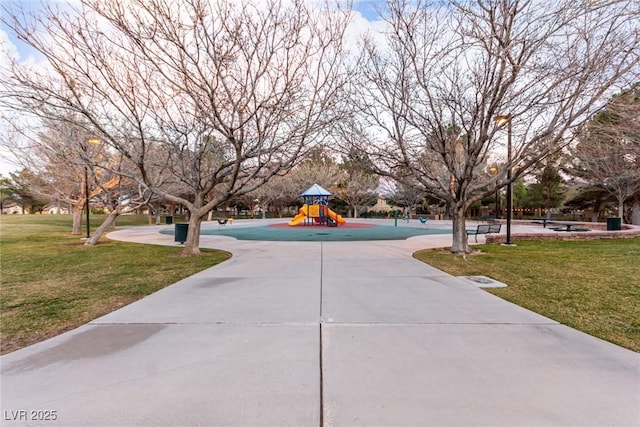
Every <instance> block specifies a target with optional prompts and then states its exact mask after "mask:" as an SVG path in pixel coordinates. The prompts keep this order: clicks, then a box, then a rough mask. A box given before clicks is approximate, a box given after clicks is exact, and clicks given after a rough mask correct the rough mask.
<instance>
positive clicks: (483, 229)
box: [476, 224, 491, 234]
mask: <svg viewBox="0 0 640 427" xmlns="http://www.w3.org/2000/svg"><path fill="white" fill-rule="evenodd" d="M489 227H491V226H490V225H488V224H480V225H478V229H477V230H476V232H477V233H478V234H487V233H489Z"/></svg>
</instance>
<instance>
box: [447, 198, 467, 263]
mask: <svg viewBox="0 0 640 427" xmlns="http://www.w3.org/2000/svg"><path fill="white" fill-rule="evenodd" d="M449 206H450V212H451V213H452V214H453V243H452V244H451V252H452V253H454V254H456V253H470V252H471V248H470V247H469V243H468V241H467V231H466V230H467V229H466V218H465V212H466V209H465V207H464V203H463V202H461V201H459V202H457V203H455V204H453V203H451V204H449Z"/></svg>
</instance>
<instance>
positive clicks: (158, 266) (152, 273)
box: [0, 215, 230, 353]
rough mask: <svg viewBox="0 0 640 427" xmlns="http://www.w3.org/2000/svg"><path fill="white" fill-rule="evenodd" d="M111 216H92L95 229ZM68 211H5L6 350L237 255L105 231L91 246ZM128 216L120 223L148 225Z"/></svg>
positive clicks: (1, 307) (0, 328) (1, 219)
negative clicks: (116, 237)
mask: <svg viewBox="0 0 640 427" xmlns="http://www.w3.org/2000/svg"><path fill="white" fill-rule="evenodd" d="M102 219H104V216H100V215H95V216H92V218H91V226H92V228H95V227H97V226H98V225H99V223H100V222H101V221H102ZM71 223H72V222H71V216H69V215H2V216H0V265H1V269H2V270H1V288H0V339H1V341H0V342H1V344H2V348H1V352H2V353H7V352H10V351H13V350H17V349H18V348H21V347H24V346H26V345H29V344H33V343H35V342H37V341H40V340H42V339H45V338H48V337H51V336H54V335H57V334H59V333H61V332H64V331H66V330H69V329H72V328H75V327H77V326H80V325H82V324H84V323H86V322H88V321H90V320H92V319H95V318H97V317H99V316H101V315H104V314H106V313H109V312H111V311H113V310H114V309H117V308H119V307H122V306H124V305H126V304H130V303H131V302H133V301H136V300H138V299H140V298H142V297H144V296H145V295H149V294H151V293H153V292H155V291H157V290H159V289H161V288H163V287H165V286H167V285H170V284H172V283H174V282H176V281H178V280H180V279H182V278H184V277H187V276H191V275H193V274H195V273H197V272H198V271H201V270H204V269H206V268H208V267H211V266H213V265H216V264H218V263H220V262H222V261H224V260H226V259H228V258H229V257H230V254H229V253H227V252H222V251H206V252H205V254H206V256H201V257H176V256H175V255H176V254H177V253H179V252H180V250H179V249H178V248H175V247H164V246H157V245H140V244H133V243H123V242H115V241H111V240H108V239H106V238H102V239H101V241H100V242H99V244H98V245H96V246H94V247H84V245H83V241H82V240H81V236H77V235H76V236H73V235H71ZM147 223H148V219H147V217H145V216H135V215H127V216H122V217H120V218H118V221H117V225H120V226H122V225H135V224H147Z"/></svg>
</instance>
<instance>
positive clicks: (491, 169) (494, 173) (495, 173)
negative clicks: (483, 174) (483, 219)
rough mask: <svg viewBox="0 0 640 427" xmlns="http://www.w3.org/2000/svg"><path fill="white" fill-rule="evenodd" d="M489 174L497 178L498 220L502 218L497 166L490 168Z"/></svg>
mask: <svg viewBox="0 0 640 427" xmlns="http://www.w3.org/2000/svg"><path fill="white" fill-rule="evenodd" d="M489 172H490V173H491V174H492V175H495V177H496V182H495V185H496V194H495V198H496V219H498V218H500V189H499V188H498V167H497V166H491V167H490V168H489Z"/></svg>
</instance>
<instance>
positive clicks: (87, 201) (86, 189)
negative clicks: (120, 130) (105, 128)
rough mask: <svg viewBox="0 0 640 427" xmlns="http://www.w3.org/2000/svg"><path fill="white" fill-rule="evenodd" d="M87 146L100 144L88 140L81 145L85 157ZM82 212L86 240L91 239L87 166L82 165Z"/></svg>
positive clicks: (97, 140)
mask: <svg viewBox="0 0 640 427" xmlns="http://www.w3.org/2000/svg"><path fill="white" fill-rule="evenodd" d="M88 144H92V145H98V144H100V140H99V139H98V138H88V139H87V141H86V143H85V144H83V145H82V148H83V151H84V154H85V155H86V156H87V159H88V154H87V148H88ZM84 196H85V200H84V210H85V215H86V219H87V239H89V238H90V237H91V234H90V229H89V166H88V165H87V164H85V165H84Z"/></svg>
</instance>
